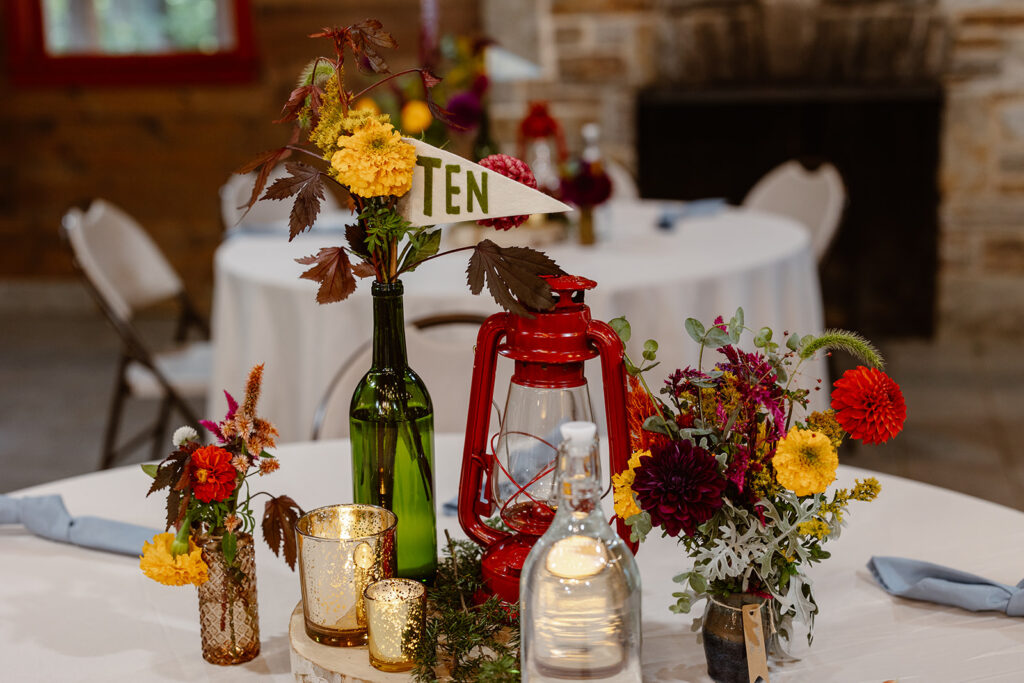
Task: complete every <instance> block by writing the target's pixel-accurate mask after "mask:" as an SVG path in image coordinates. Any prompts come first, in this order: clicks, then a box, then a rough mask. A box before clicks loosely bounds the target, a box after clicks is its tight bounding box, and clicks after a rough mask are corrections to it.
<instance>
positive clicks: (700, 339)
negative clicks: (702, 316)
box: [683, 318, 705, 344]
mask: <svg viewBox="0 0 1024 683" xmlns="http://www.w3.org/2000/svg"><path fill="white" fill-rule="evenodd" d="M683 326H684V327H685V328H686V331H687V333H689V335H690V337H691V338H692V339H693V341H695V342H697V343H698V344H703V343H704V332H705V330H704V325H702V324H701V322H700V321H699V320H697V319H696V318H687V319H686V322H685V323H684V324H683Z"/></svg>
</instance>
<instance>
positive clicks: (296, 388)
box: [206, 201, 829, 441]
mask: <svg viewBox="0 0 1024 683" xmlns="http://www.w3.org/2000/svg"><path fill="white" fill-rule="evenodd" d="M665 206H666V205H665V204H663V203H658V202H644V201H640V202H627V203H618V204H616V205H615V206H614V207H609V209H612V208H614V211H610V210H609V211H608V212H606V213H605V214H603V216H604V217H606V218H607V219H609V220H610V221H611V222H612V223H613V225H610V226H609V229H608V230H605V234H604V235H603V237H602V239H601V240H599V241H598V243H597V244H596V245H593V246H581V245H578V244H574V243H571V242H563V243H557V244H551V245H549V246H546V247H544V248H543V251H545V253H547V254H548V255H549V256H551V257H552V258H553V259H554V260H555V261H556V262H557V263H558V265H559V266H561V267H562V268H563V269H564V270H566V271H567V272H569V273H572V274H574V275H583V276H585V277H588V278H590V279H592V280H595V281H596V282H597V287H596V288H595V289H594V290H592V291H589V292H587V293H586V302H587V303H588V304H589V306H590V308H591V312H592V314H593V316H594V317H595V318H597V319H599V320H605V321H607V320H610V319H612V318H615V317H617V316H621V315H625V316H627V318H628V319H629V321H630V323H631V326H632V330H633V340H632V341H631V342H630V346H629V350H630V352H631V353H632V355H633V358H634V359H637V360H639V357H640V350H641V345H642V344H643V341H644V340H645V339H655V340H657V341H658V342H659V343H660V344H661V350H660V352H659V360H660V361H661V367H660V369H659V370H657V373H658V376H659V377H661V376H667V375H668V374H669V373H670V372H671V371H672V370H674V369H676V368H681V367H685V366H686V365H691V364H692V365H696V363H697V360H698V347H697V344H696V343H694V342H693V341H692V340H691V339H690V338H689V337H688V336H687V334H686V331H685V328H684V322H685V320H686V318H688V317H694V318H697V319H698V320H700V321H702V322H703V323H704V324H705V325H710V324H711V322H712V321H713V320H714V319H715V317H716V316H718V315H722V316H724V317H725V319H726V320H728V319H729V318H730V317H731V316H732V315H733V313H734V312H735V311H736V309H737V308H738V307H742V308H743V309H744V312H745V318H746V324H747V325H748V326H749V327H751V328H752V329H754V330H756V329H758V328H760V327H761V326H768V327H772V328H773V329H774V330H775V333H776V340H778V339H779V338H780V337H781V335H782V333H783V332H784V331H789V332H794V333H800V334H802V335H806V334H809V333H816V332H821V331H822V327H823V309H822V302H821V292H820V284H819V280H818V270H817V262H816V260H815V257H814V254H813V252H812V251H811V244H810V238H809V237H808V233H807V230H806V229H805V228H804V227H803V226H801V225H800V224H798V223H796V222H795V221H793V220H790V219H788V218H784V217H781V216H775V215H770V214H762V213H756V212H752V211H747V210H743V209H734V208H726V207H724V206H722V207H719V209H717V210H715V211H712V212H710V215H700V214H698V215H694V216H688V215H687V214H686V213H685V212H682V213H678V212H679V211H680V210H679V209H678V208H676V209H675V210H676V211H677V213H675V214H666V213H665V212H666V211H667V210H668V209H666V208H664V207H665ZM669 206H671V205H669ZM666 215H668V216H670V219H669V223H668V225H669V229H665V228H664V227H662V228H659V227H658V225H659V223H660V224H662V225H663V226H664V225H665V221H666ZM507 235H508V234H507V233H505V234H502V236H503V237H505V236H507ZM342 244H344V235H343V234H342V233H341V232H339V231H327V230H321V231H314V232H312V233H307V234H303V235H300V236H298V237H297V238H296V239H295V240H293V241H291V242H289V241H288V240H287V235H285V234H266V233H258V234H246V233H244V232H240V233H238V234H236V235H234V236H233V237H230V238H229V239H227V240H225V242H224V243H223V244H222V245H221V246H220V247H219V248H218V249H217V252H216V256H215V259H214V275H215V277H214V293H213V314H212V320H211V328H212V333H213V368H212V373H211V382H210V385H209V394H208V404H207V411H206V412H207V413H209V414H218V413H219V412H220V410H221V408H222V407H223V406H224V405H225V403H224V398H223V394H222V391H223V390H224V389H227V390H229V391H233V390H234V391H241V388H242V387H243V386H244V385H245V378H246V375H247V373H248V371H249V368H250V367H252V366H253V365H254V364H256V363H264V364H265V370H264V383H263V391H264V393H263V397H262V399H261V401H260V407H261V410H262V413H263V415H264V416H265V417H266V418H267V419H269V420H270V421H271V422H273V423H274V424H275V425H276V426H277V428H278V430H279V431H280V434H281V437H282V439H286V440H291V441H298V440H303V439H308V438H310V434H311V432H312V425H313V417H314V414H315V412H316V408H317V405H318V404H319V403H320V401H321V399H322V397H323V395H324V391H325V389H326V388H327V386H328V384H329V382H330V380H331V378H332V376H333V375H334V374H335V372H336V371H337V370H338V368H339V367H340V366H341V365H342V363H343V362H344V361H345V360H346V359H348V358H349V357H350V355H351V354H352V353H353V352H354V351H355V350H356V349H358V348H359V347H360V346H361V345H363V344H365V343H366V342H367V341H368V340H369V338H370V334H371V331H372V321H373V309H372V301H371V296H370V293H369V290H370V287H369V284H370V283H369V282H368V281H360V282H359V284H358V286H357V289H356V291H355V293H354V294H353V295H352V296H351V297H350V298H349V299H348V300H346V301H343V302H340V303H333V304H327V305H320V304H317V303H316V300H315V294H316V288H317V285H316V283H314V282H311V281H309V280H303V279H300V278H299V275H300V274H301V273H302V272H303V270H305V269H306V268H307V266H302V265H300V264H298V263H296V262H295V259H296V258H299V257H302V256H308V255H310V254H315V253H316V252H317V251H318V250H319V249H320V248H322V247H327V246H340V245H342ZM468 258H469V255H468V252H462V253H457V254H451V255H447V256H444V257H442V258H438V259H435V260H432V261H430V262H429V263H425V264H423V265H422V266H420V267H419V268H418V269H417V270H416V271H415V272H411V273H407V274H405V275H403V276H402V280H403V282H404V284H405V301H404V304H405V317H406V322H407V323H409V322H411V321H412V320H414V319H416V318H419V317H423V316H430V315H436V314H439V313H452V312H468V313H479V314H491V313H495V312H497V311H498V310H499V309H498V308H497V304H495V303H494V301H493V299H491V297H490V296H488V295H487V293H486V291H485V292H484V293H482V294H481V295H480V296H473V295H472V294H471V293H470V291H469V288H468V286H467V284H466V265H467V262H468ZM750 339H751V336H750V335H748V336H747V337H746V339H745V342H746V344H747V345H748V347H749V345H750ZM470 353H471V349H470V348H469V347H468V346H467V365H468V366H469V367H471V364H472V360H471V358H472V357H471V355H470ZM704 358H705V361H706V362H707V361H708V360H709V357H708V355H707V354H705V357H704ZM711 362H713V360H712V361H711ZM367 369H368V368H367ZM414 369H415V368H414ZM587 375H588V376H589V377H592V378H594V379H592V380H591V381H598V380H597V379H596V378H599V377H600V373H599V372H597V371H596V370H594V371H591V370H590V369H589V367H588V370H587ZM801 375H802V377H801V379H800V381H802V383H803V385H804V386H805V387H807V388H819V389H822V390H821V391H818V392H812V399H813V401H814V402H813V406H814V407H815V408H822V407H824V406H826V405H827V401H828V397H827V393H828V392H827V390H828V386H829V385H828V378H827V367H826V363H825V361H824V359H823V358H819V359H816V360H814V361H811V362H808V363H805V364H804V366H803V368H802V369H801ZM819 379H821V380H824V381H823V382H821V383H818V380H819ZM591 396H592V397H593V399H594V403H595V406H594V407H595V412H596V414H597V415H601V414H603V412H602V408H601V406H600V405H599V404H600V403H601V402H602V392H601V391H596V390H592V392H591ZM496 398H498V396H496ZM503 398H504V394H503V393H502V394H501V396H500V398H499V400H500V399H503ZM439 399H441V400H444V401H446V402H449V403H450V402H454V401H463V402H464V403H465V405H466V406H467V407H468V402H469V383H468V382H467V383H466V390H465V394H464V395H462V396H445V397H437V396H435V397H434V400H435V402H437V401H438V400H439ZM598 423H599V424H602V421H601V420H598ZM346 434H347V431H343V432H340V433H339V434H338V435H346Z"/></svg>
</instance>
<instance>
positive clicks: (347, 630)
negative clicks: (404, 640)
mask: <svg viewBox="0 0 1024 683" xmlns="http://www.w3.org/2000/svg"><path fill="white" fill-rule="evenodd" d="M397 526H398V518H397V517H396V516H395V514H394V513H393V512H391V511H389V510H385V509H384V508H382V507H377V506H376V505H355V504H352V505H329V506H327V507H322V508H318V509H316V510H313V511H312V512H307V513H306V514H305V515H303V516H302V517H301V518H300V519H299V521H298V523H297V524H296V525H295V536H296V541H297V543H298V555H299V579H300V582H301V584H302V615H303V618H304V620H305V625H306V634H307V635H308V636H309V637H310V638H312V639H313V640H315V641H316V642H318V643H322V644H324V645H334V646H340V647H350V646H355V645H363V644H365V643H366V606H365V601H364V598H363V591H364V590H365V589H366V587H367V586H369V585H370V584H372V583H373V582H374V581H378V580H380V579H384V578H388V577H391V576H394V575H395V529H396V527H397Z"/></svg>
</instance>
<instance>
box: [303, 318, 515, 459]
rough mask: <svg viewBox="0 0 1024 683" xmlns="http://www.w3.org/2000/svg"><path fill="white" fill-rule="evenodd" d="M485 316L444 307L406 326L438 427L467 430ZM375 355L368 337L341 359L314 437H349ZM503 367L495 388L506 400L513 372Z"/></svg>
mask: <svg viewBox="0 0 1024 683" xmlns="http://www.w3.org/2000/svg"><path fill="white" fill-rule="evenodd" d="M486 319H487V316H485V315H480V314H477V313H445V314H439V315H431V316H426V317H423V318H419V319H417V320H414V321H412V323H411V324H410V325H408V326H406V330H405V334H406V348H407V349H408V356H409V367H411V368H412V369H413V370H415V371H416V373H417V374H418V375H419V376H420V377H421V378H422V379H423V382H424V383H425V384H426V385H427V390H428V391H429V392H430V398H431V401H432V402H433V404H434V431H435V433H438V434H441V433H448V432H451V433H457V434H462V433H463V432H465V430H466V417H467V415H468V411H469V389H470V384H471V382H472V376H473V356H474V347H475V345H476V335H477V331H478V330H479V328H480V325H481V324H482V323H483V321H484V320H486ZM372 356H373V349H372V344H371V342H370V341H367V342H366V343H364V344H363V345H362V346H360V347H359V348H358V349H356V350H355V351H353V352H352V354H351V355H350V356H349V357H348V359H346V360H345V362H344V363H342V364H341V367H340V369H339V370H338V372H337V373H336V374H335V375H334V378H333V379H332V380H331V382H330V384H329V385H328V386H327V390H326V391H325V392H324V395H323V398H321V399H320V403H319V404H318V405H317V409H316V414H315V415H314V418H313V431H312V439H313V440H317V439H321V438H342V437H348V427H349V424H348V411H349V404H350V403H351V401H352V394H353V393H354V392H355V389H356V385H357V384H358V383H359V380H360V379H362V377H363V375H365V374H366V371H367V370H368V369H369V368H370V362H371V360H372ZM509 365H511V364H509ZM498 369H499V375H498V377H497V379H496V381H495V385H494V386H495V394H496V395H500V398H501V399H502V400H504V396H505V393H506V392H507V391H508V384H509V380H510V378H511V372H508V370H509V368H508V367H503V364H502V363H499V364H498ZM503 369H504V370H505V371H506V372H505V374H504V375H502V374H501V371H502V370H503ZM499 420H500V416H499V415H498V411H497V409H496V410H495V413H493V414H492V421H493V422H494V423H495V424H497V422H498V421H499Z"/></svg>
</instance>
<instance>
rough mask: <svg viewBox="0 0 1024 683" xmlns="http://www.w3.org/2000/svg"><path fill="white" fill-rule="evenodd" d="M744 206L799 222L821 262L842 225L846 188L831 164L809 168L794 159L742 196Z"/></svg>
mask: <svg viewBox="0 0 1024 683" xmlns="http://www.w3.org/2000/svg"><path fill="white" fill-rule="evenodd" d="M743 206H744V207H745V208H750V209H757V210H759V211H767V212H768V213H776V214H779V215H782V216H788V217H790V218H793V219H795V220H797V221H799V222H800V223H801V224H803V225H804V226H805V227H806V228H807V229H808V230H809V231H810V233H811V246H812V247H813V249H814V254H815V256H817V258H818V262H819V263H820V262H821V260H822V259H823V258H824V257H825V254H826V253H827V252H828V248H829V246H831V244H832V240H833V238H835V235H836V230H837V229H838V228H839V222H840V220H841V219H842V215H843V209H844V208H845V206H846V188H845V187H844V186H843V179H842V177H841V176H840V175H839V171H837V170H836V167H835V166H833V165H832V164H828V163H825V164H822V165H821V166H819V167H818V168H817V169H815V170H813V171H809V170H807V169H806V168H804V167H803V165H802V164H800V162H798V161H792V160H791V161H787V162H786V163H784V164H781V165H780V166H777V167H775V168H774V169H772V170H771V171H769V172H768V173H767V174H765V176H764V177H763V178H761V179H760V180H759V181H757V183H756V184H755V185H754V187H753V188H752V189H751V190H750V192H749V193H747V196H746V197H745V198H744V199H743Z"/></svg>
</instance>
